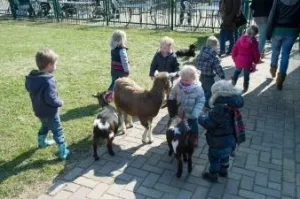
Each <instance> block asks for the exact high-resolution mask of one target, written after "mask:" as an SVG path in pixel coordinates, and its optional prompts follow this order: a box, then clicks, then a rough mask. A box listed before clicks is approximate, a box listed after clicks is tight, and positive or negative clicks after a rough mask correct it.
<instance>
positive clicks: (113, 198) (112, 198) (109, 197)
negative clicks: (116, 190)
mask: <svg viewBox="0 0 300 199" xmlns="http://www.w3.org/2000/svg"><path fill="white" fill-rule="evenodd" d="M101 199H120V198H119V197H117V196H112V195H109V194H104V195H103V196H102V197H101Z"/></svg>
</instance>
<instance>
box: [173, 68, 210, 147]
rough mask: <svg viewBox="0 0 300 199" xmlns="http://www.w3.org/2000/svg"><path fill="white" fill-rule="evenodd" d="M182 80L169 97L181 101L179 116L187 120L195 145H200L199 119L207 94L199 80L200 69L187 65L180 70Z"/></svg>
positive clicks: (176, 84) (177, 83)
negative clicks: (205, 94)
mask: <svg viewBox="0 0 300 199" xmlns="http://www.w3.org/2000/svg"><path fill="white" fill-rule="evenodd" d="M179 74H180V80H179V81H178V82H176V83H175V85H174V87H173V88H172V90H171V92H170V94H169V99H168V100H171V101H172V100H173V101H176V102H179V103H180V104H181V105H180V108H179V110H178V114H179V116H180V117H181V118H182V119H183V120H187V122H188V124H189V127H190V129H191V133H192V135H193V139H194V144H195V146H197V145H198V133H199V127H198V122H197V119H198V117H199V116H200V113H201V111H202V108H203V106H204V103H205V96H204V92H203V89H202V87H201V83H200V81H199V71H198V70H197V69H196V68H195V67H194V66H191V65H185V66H184V67H183V69H182V70H181V71H180V73H179Z"/></svg>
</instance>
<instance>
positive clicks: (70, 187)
mask: <svg viewBox="0 0 300 199" xmlns="http://www.w3.org/2000/svg"><path fill="white" fill-rule="evenodd" d="M79 188H80V185H78V184H75V183H72V182H69V183H67V184H66V186H65V187H64V190H67V191H70V192H75V191H77V190H78V189H79Z"/></svg>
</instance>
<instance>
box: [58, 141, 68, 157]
mask: <svg viewBox="0 0 300 199" xmlns="http://www.w3.org/2000/svg"><path fill="white" fill-rule="evenodd" d="M69 153H70V150H69V149H68V148H67V144H66V143H63V144H59V145H58V155H59V158H60V159H62V160H65V159H67V157H68V155H69Z"/></svg>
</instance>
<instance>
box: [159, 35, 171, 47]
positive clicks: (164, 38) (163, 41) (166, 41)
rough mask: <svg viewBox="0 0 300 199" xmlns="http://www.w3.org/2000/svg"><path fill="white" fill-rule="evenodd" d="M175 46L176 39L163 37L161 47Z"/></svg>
mask: <svg viewBox="0 0 300 199" xmlns="http://www.w3.org/2000/svg"><path fill="white" fill-rule="evenodd" d="M173 44H174V39H172V38H170V37H167V36H165V37H163V38H162V39H161V40H160V47H163V46H164V45H169V46H170V47H171V48H172V46H173Z"/></svg>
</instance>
